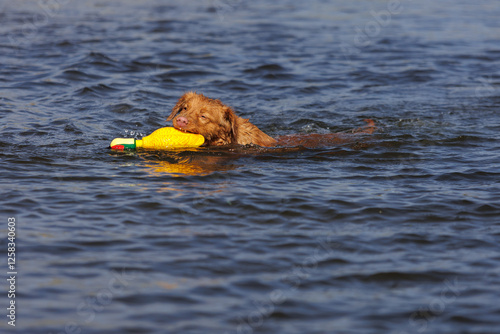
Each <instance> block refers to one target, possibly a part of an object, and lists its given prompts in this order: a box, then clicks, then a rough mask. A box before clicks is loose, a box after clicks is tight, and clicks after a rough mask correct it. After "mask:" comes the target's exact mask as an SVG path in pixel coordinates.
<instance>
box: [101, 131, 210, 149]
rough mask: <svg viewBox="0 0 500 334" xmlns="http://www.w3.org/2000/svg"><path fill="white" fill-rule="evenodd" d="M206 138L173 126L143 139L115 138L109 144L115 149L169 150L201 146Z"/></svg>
mask: <svg viewBox="0 0 500 334" xmlns="http://www.w3.org/2000/svg"><path fill="white" fill-rule="evenodd" d="M204 142H205V138H204V137H203V136H202V135H199V134H195V133H187V132H182V131H179V130H177V129H175V128H172V127H166V128H160V129H158V130H156V131H154V132H153V133H152V134H150V135H149V136H146V137H143V138H142V139H134V138H115V139H113V141H112V142H111V144H110V145H109V146H110V147H111V148H112V149H114V150H124V149H135V148H139V147H142V148H149V149H155V150H168V149H174V148H188V147H199V146H201V145H203V143H204Z"/></svg>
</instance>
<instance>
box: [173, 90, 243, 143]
mask: <svg viewBox="0 0 500 334" xmlns="http://www.w3.org/2000/svg"><path fill="white" fill-rule="evenodd" d="M236 119H237V116H236V115H235V114H234V111H233V110H232V109H231V108H230V107H228V106H226V105H224V104H223V103H222V102H220V101H219V100H214V99H211V98H208V97H206V96H204V95H202V94H197V93H194V92H188V93H186V94H184V95H183V96H181V98H180V99H179V101H177V104H176V105H175V106H174V108H173V109H172V113H171V114H170V116H168V118H167V121H171V120H173V126H174V128H176V129H178V130H181V131H185V132H190V133H198V134H200V135H202V136H203V137H205V141H206V144H207V145H227V144H231V143H236V137H237V133H236V131H237V127H236Z"/></svg>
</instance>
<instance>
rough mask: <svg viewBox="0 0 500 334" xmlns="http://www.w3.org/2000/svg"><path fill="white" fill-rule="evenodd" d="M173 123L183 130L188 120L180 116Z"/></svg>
mask: <svg viewBox="0 0 500 334" xmlns="http://www.w3.org/2000/svg"><path fill="white" fill-rule="evenodd" d="M175 122H176V123H177V126H179V127H181V128H183V127H185V126H186V125H188V119H187V118H186V117H182V116H179V117H177V119H176V120H175Z"/></svg>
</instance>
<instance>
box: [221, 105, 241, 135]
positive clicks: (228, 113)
mask: <svg viewBox="0 0 500 334" xmlns="http://www.w3.org/2000/svg"><path fill="white" fill-rule="evenodd" d="M224 119H225V120H226V121H227V123H228V124H229V126H230V127H231V130H230V133H229V137H230V139H231V143H234V144H235V143H237V142H238V140H237V138H238V116H236V114H235V113H234V111H233V109H231V107H228V106H224Z"/></svg>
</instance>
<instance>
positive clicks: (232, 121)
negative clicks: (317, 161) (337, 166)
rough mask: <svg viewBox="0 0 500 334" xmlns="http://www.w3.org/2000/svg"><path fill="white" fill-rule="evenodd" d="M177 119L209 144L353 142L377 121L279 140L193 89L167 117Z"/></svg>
mask: <svg viewBox="0 0 500 334" xmlns="http://www.w3.org/2000/svg"><path fill="white" fill-rule="evenodd" d="M172 119H173V125H174V127H175V128H176V129H178V130H182V131H185V132H191V133H198V134H201V135H203V137H205V145H207V146H211V145H216V146H219V145H229V144H239V145H248V144H253V145H258V146H267V147H270V146H276V145H282V146H306V147H317V146H324V145H338V144H342V143H345V142H352V141H353V139H352V134H353V133H355V134H363V133H364V134H367V133H369V134H371V133H373V132H374V131H375V129H376V128H375V123H374V122H373V121H372V120H366V121H367V122H368V125H367V126H365V127H363V128H359V129H356V130H353V131H352V132H351V133H350V134H347V133H331V134H324V135H319V134H310V135H290V136H282V137H280V138H278V140H275V139H273V138H271V137H269V136H268V135H266V134H265V133H264V132H262V131H261V130H259V128H257V127H256V126H255V125H253V124H252V123H250V122H249V121H248V119H244V118H241V117H238V116H236V114H235V113H234V111H233V109H231V107H228V106H226V105H225V104H223V103H222V102H221V101H219V100H214V99H211V98H208V97H206V96H204V95H201V94H197V93H194V92H189V93H186V94H184V95H183V96H182V97H181V98H180V99H179V101H178V102H177V104H176V105H175V106H174V108H173V109H172V113H171V114H170V116H168V118H167V121H170V120H172Z"/></svg>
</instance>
